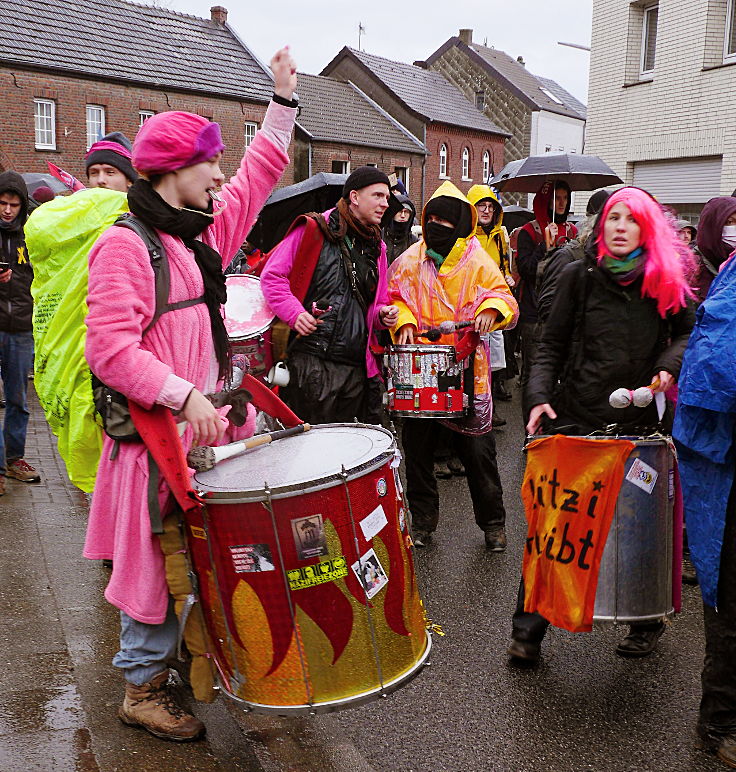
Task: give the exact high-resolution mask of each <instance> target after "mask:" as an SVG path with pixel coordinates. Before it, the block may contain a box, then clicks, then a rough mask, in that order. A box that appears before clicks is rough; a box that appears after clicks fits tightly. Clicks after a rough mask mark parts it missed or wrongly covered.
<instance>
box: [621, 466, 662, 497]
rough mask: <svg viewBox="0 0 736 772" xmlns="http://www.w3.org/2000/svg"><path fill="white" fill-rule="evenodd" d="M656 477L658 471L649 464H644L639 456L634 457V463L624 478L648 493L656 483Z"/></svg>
mask: <svg viewBox="0 0 736 772" xmlns="http://www.w3.org/2000/svg"><path fill="white" fill-rule="evenodd" d="M657 477H659V472H657V470H656V469H654V468H653V467H651V466H649V464H645V463H644V462H643V461H642V460H641V459H640V458H635V459H634V463H633V464H632V465H631V469H629V471H628V474H627V475H626V479H627V480H628V481H629V482H630V483H633V484H634V485H636V486H637V487H639V488H641V489H642V490H643V491H646V492H647V493H648V494H650V495H651V493H652V491H653V490H654V486H655V485H656V484H657Z"/></svg>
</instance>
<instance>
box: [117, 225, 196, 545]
mask: <svg viewBox="0 0 736 772" xmlns="http://www.w3.org/2000/svg"><path fill="white" fill-rule="evenodd" d="M114 224H115V225H117V226H118V227H121V228H127V229H128V230H131V231H133V232H134V233H136V234H138V236H139V237H140V238H141V240H142V241H143V243H144V244H145V245H146V249H147V250H148V257H149V258H150V260H151V268H152V269H153V275H154V280H155V285H156V308H155V310H154V312H153V318H152V319H151V321H150V322H149V323H148V324H147V325H146V328H145V329H144V330H143V333H142V336H141V337H143V336H145V335H146V333H147V332H148V331H149V330H150V329H151V328H152V327H153V326H154V325H155V324H156V322H158V320H159V319H160V318H161V317H162V316H163V315H164V314H166V313H168V312H169V311H177V310H179V309H181V308H189V307H190V306H196V305H199V304H200V303H204V302H205V300H204V295H200V296H199V297H197V298H191V299H190V300H180V301H179V302H177V303H169V291H170V289H171V269H170V267H169V259H168V256H167V254H166V250H165V249H164V246H163V244H162V243H161V240H160V239H159V237H158V235H157V234H156V232H155V231H154V230H153V228H151V227H150V226H148V225H147V224H146V223H145V222H143V221H142V220H140V219H139V218H138V217H136V216H135V215H134V214H131V213H130V212H128V213H126V214H124V215H121V216H120V217H119V218H118V219H117V220H116V221H115V223H114ZM119 446H120V440H119V439H116V440H115V445H114V446H113V450H112V453H111V455H110V458H111V459H114V458H115V457H116V456H117V454H118V450H119ZM159 479H160V475H159V468H158V465H157V464H156V462H155V461H154V459H153V456H152V455H151V453H150V452H149V453H148V512H149V515H150V518H151V532H152V533H155V534H161V533H163V532H164V527H163V522H162V519H161V508H160V506H159V500H158V488H159Z"/></svg>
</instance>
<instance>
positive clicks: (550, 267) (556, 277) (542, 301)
mask: <svg viewBox="0 0 736 772" xmlns="http://www.w3.org/2000/svg"><path fill="white" fill-rule="evenodd" d="M584 255H585V250H584V249H583V245H582V244H581V243H580V239H573V240H572V241H568V242H567V244H563V245H562V246H561V247H558V248H557V249H554V250H552V251H551V252H548V253H547V255H546V256H545V258H544V260H543V261H540V265H541V264H542V263H544V265H543V266H542V275H541V277H539V278H538V280H537V321H538V322H539V323H540V324H544V323H545V322H546V321H547V317H548V316H549V310H550V308H552V301H553V300H554V299H555V295H556V294H557V285H558V283H559V281H560V275H561V273H562V270H563V269H564V267H565V266H566V265H569V264H570V263H573V262H575V261H576V260H582V259H583V256H584Z"/></svg>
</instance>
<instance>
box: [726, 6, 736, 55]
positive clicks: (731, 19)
mask: <svg viewBox="0 0 736 772" xmlns="http://www.w3.org/2000/svg"><path fill="white" fill-rule="evenodd" d="M723 59H724V61H729V62H733V61H736V0H728V13H727V15H726V40H725V44H724V47H723Z"/></svg>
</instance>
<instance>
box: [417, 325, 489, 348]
mask: <svg viewBox="0 0 736 772" xmlns="http://www.w3.org/2000/svg"><path fill="white" fill-rule="evenodd" d="M473 324H475V322H440V326H439V327H432V328H431V329H429V330H426V331H425V332H422V333H420V334H419V335H417V337H418V338H426V339H427V340H428V341H431V342H432V343H434V342H435V341H437V340H439V339H440V338H441V337H442V336H443V335H452V333H453V332H455V330H461V329H462V328H463V327H471V326H472V325H473Z"/></svg>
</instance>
